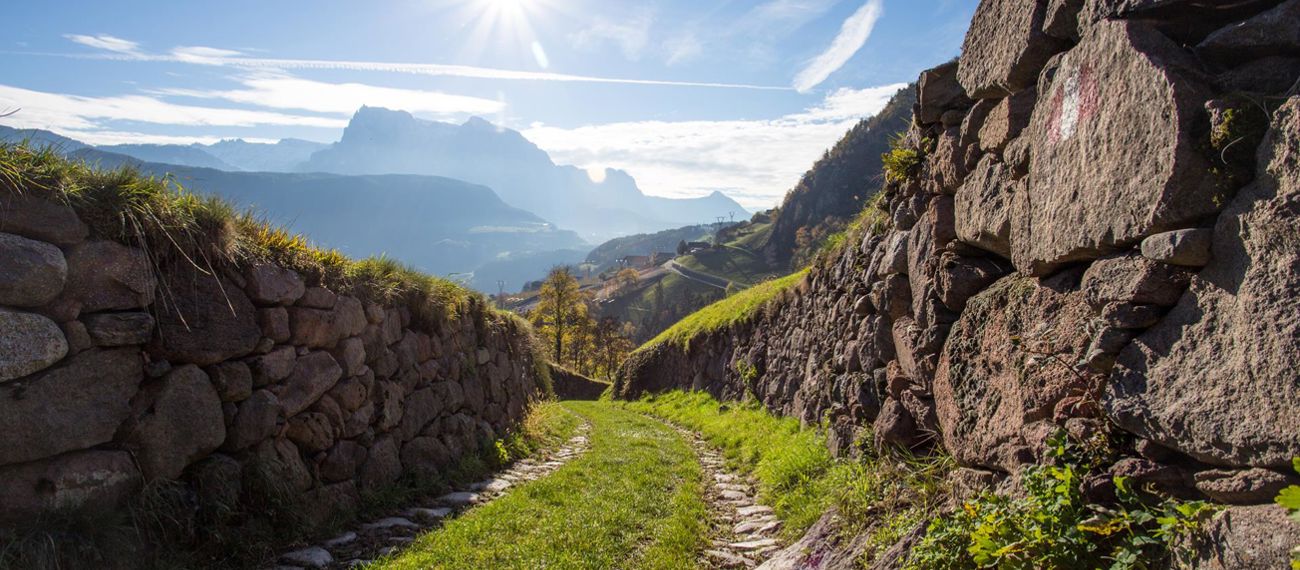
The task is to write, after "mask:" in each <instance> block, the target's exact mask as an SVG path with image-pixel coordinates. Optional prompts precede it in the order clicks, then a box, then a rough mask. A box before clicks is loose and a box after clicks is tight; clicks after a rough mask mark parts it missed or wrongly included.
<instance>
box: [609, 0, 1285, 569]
mask: <svg viewBox="0 0 1300 570" xmlns="http://www.w3.org/2000/svg"><path fill="white" fill-rule="evenodd" d="M1297 30H1300V0H1289V1H1285V2H1279V1H1276V0H1273V1H1243V2H1221V3H1216V2H1192V1H1185V0H1161V1H1158V2H1156V1H1112V0H1052V1H1046V0H1043V1H1001V0H985V1H984V2H982V3H981V4H980V7H979V8H978V9H977V10H976V13H975V16H974V21H973V22H972V25H971V28H970V32H969V34H968V35H967V37H966V45H965V46H964V48H963V52H962V56H961V58H960V59H959V60H958V61H956V62H952V63H949V64H945V65H942V66H939V67H937V68H935V69H932V70H929V71H926V72H924V73H922V74H921V77H920V78H919V81H918V85H919V89H918V95H917V104H916V106H915V108H914V113H913V123H912V126H911V128H910V130H909V131H908V133H907V140H909V141H911V144H912V145H913V146H914V147H916V148H920V149H922V150H923V151H924V153H925V157H924V160H923V162H922V163H921V164H919V165H918V166H917V167H916V169H915V170H914V171H913V172H911V173H910V175H909V176H907V177H906V179H905V180H900V181H895V182H890V183H888V184H886V185H885V187H884V189H883V190H882V191H883V192H884V193H885V196H886V198H887V200H886V203H887V205H888V209H889V216H890V218H891V224H890V227H889V229H888V230H886V231H884V232H883V233H881V234H879V235H868V236H866V237H865V238H864V239H862V241H861V243H857V244H852V246H850V247H846V248H845V249H844V250H843V251H842V253H841V254H840V255H839V257H838V258H837V259H833V260H831V261H830V262H829V263H825V264H822V265H820V266H818V267H815V268H814V269H813V271H812V272H811V273H810V274H809V277H808V278H807V280H806V282H805V283H803V284H802V285H801V286H800V287H797V288H795V289H793V290H791V291H788V292H786V293H785V294H784V295H783V296H782V297H781V298H779V299H777V300H775V301H773V302H771V303H769V304H768V305H767V306H766V307H765V308H764V309H763V310H761V311H760V312H759V313H758V314H757V315H756V316H754V317H753V318H750V319H748V320H747V321H745V322H742V323H740V324H737V325H734V326H732V327H730V328H727V329H724V330H721V331H718V332H715V333H712V334H707V335H702V336H701V337H698V338H695V339H692V340H691V341H690V343H689V346H687V347H680V346H675V345H660V346H657V347H655V348H653V349H650V350H646V351H642V352H639V353H637V354H635V355H634V356H633V358H631V359H630V360H629V362H628V364H627V365H626V367H625V368H624V370H623V377H622V379H621V382H620V385H619V386H618V391H619V393H620V394H621V395H623V396H625V397H634V396H636V395H638V394H640V393H643V392H647V391H649V392H653V391H659V390H665V389H671V388H694V389H703V390H708V391H710V392H712V393H714V394H715V395H718V396H720V397H724V398H739V397H743V396H746V395H749V394H752V395H754V396H756V397H757V398H759V399H760V400H761V401H763V402H764V403H765V404H766V405H767V406H768V407H769V408H771V409H772V410H774V411H777V412H780V413H783V414H787V415H793V416H797V417H799V418H801V419H802V420H804V421H806V422H809V423H814V422H825V423H826V425H828V426H829V427H830V431H831V445H832V447H833V448H835V449H836V450H837V451H851V450H852V449H853V448H854V447H855V446H857V445H862V444H866V443H868V442H874V443H875V444H878V445H883V444H892V445H902V446H912V447H916V446H931V445H939V446H942V447H943V448H945V449H946V450H947V451H948V452H950V453H951V454H952V455H953V456H954V457H955V458H956V459H957V460H958V462H959V463H960V464H961V465H962V466H963V467H965V468H967V469H963V470H962V473H966V474H969V473H973V472H977V471H972V470H979V471H984V472H987V473H988V474H991V478H988V477H983V476H982V477H983V478H984V480H996V479H997V478H998V477H1002V476H1005V475H1007V474H1010V473H1014V472H1016V470H1017V469H1018V468H1019V467H1020V466H1023V465H1026V464H1030V463H1034V462H1037V461H1040V460H1041V459H1042V457H1043V453H1044V451H1045V446H1046V440H1047V438H1048V437H1049V436H1050V435H1052V434H1053V433H1055V432H1056V431H1058V430H1061V429H1065V430H1066V431H1068V432H1069V433H1072V434H1074V435H1077V436H1087V435H1089V434H1093V433H1097V432H1098V431H1099V430H1110V431H1112V434H1113V436H1114V437H1113V440H1114V441H1116V442H1118V445H1119V446H1120V447H1121V449H1120V451H1121V459H1120V460H1119V461H1118V462H1117V463H1116V464H1115V465H1114V466H1113V467H1112V468H1111V474H1122V475H1126V476H1129V477H1131V478H1133V479H1134V480H1135V481H1137V482H1139V483H1143V484H1145V483H1153V484H1156V485H1158V486H1161V487H1163V488H1165V489H1166V490H1169V491H1171V492H1173V493H1175V494H1177V495H1179V496H1184V497H1197V498H1205V499H1210V500H1213V501H1217V502H1221V503H1227V504H1232V505H1252V504H1264V503H1268V502H1269V501H1270V500H1271V499H1272V497H1273V496H1274V495H1275V494H1276V492H1277V490H1278V489H1279V488H1280V487H1281V486H1282V485H1285V484H1287V483H1288V482H1294V481H1295V480H1296V477H1295V476H1294V473H1292V472H1290V470H1289V468H1288V467H1287V464H1288V463H1289V461H1290V459H1291V458H1292V457H1296V456H1300V414H1298V413H1297V410H1300V372H1297V370H1300V293H1298V291H1300V282H1298V281H1300V216H1298V214H1300V154H1297V149H1300V83H1298V82H1300V39H1298V38H1297V33H1298V32H1297ZM867 428H870V429H867ZM867 433H870V434H871V435H872V437H871V438H870V439H868V438H865V437H864V436H865V434H867ZM1239 508H1240V509H1254V510H1241V511H1237V510H1235V509H1239ZM1229 511H1230V512H1231V513H1235V514H1233V515H1228V516H1229V517H1230V518H1232V517H1235V519H1234V520H1240V521H1251V522H1252V525H1248V526H1240V525H1239V526H1237V527H1234V528H1233V529H1232V530H1231V531H1230V532H1231V533H1235V534H1234V536H1232V537H1226V536H1225V537H1220V538H1221V539H1222V540H1220V541H1219V543H1218V544H1220V545H1223V544H1229V543H1235V544H1256V543H1266V542H1269V541H1261V540H1256V539H1257V538H1259V537H1271V536H1273V534H1270V533H1277V532H1279V529H1285V530H1284V531H1283V532H1284V533H1285V532H1289V533H1290V534H1291V535H1295V534H1297V533H1296V531H1295V528H1294V526H1288V523H1286V522H1285V519H1284V517H1282V515H1281V510H1280V509H1273V510H1272V511H1268V510H1267V509H1263V508H1259V507H1234V508H1233V509H1229ZM1266 511H1267V512H1266ZM1261 513H1262V514H1261ZM1269 513H1271V514H1269ZM1255 523H1257V524H1255ZM1224 532H1228V531H1224ZM1251 533H1254V534H1251ZM1270 540H1271V539H1270ZM1288 540H1289V542H1288V541H1287V540H1280V541H1273V542H1277V543H1278V544H1282V543H1286V544H1290V545H1294V544H1295V543H1296V542H1297V541H1298V540H1300V537H1295V536H1292V538H1291V539H1288ZM1251 548H1252V549H1253V548H1254V547H1253V546H1252V547H1251ZM1219 555H1224V553H1223V552H1218V553H1217V554H1216V556H1219ZM1251 556H1256V558H1255V559H1254V560H1256V562H1258V563H1259V565H1257V566H1252V565H1250V564H1246V565H1244V566H1237V567H1251V568H1254V567H1260V568H1265V567H1273V565H1274V564H1276V563H1278V562H1279V561H1281V560H1282V559H1283V558H1284V557H1285V551H1284V550H1283V551H1281V552H1278V551H1265V552H1264V553H1262V554H1261V553H1260V552H1259V551H1258V549H1255V550H1254V551H1252V554H1251ZM1260 556H1262V558H1260ZM1270 557H1273V558H1270ZM1205 564H1206V565H1205V566H1204V567H1216V566H1213V565H1212V564H1210V563H1208V562H1207V563H1205Z"/></svg>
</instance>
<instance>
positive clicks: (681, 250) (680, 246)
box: [677, 240, 686, 255]
mask: <svg viewBox="0 0 1300 570" xmlns="http://www.w3.org/2000/svg"><path fill="white" fill-rule="evenodd" d="M677 255H686V240H682V241H679V242H677Z"/></svg>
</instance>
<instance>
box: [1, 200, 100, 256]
mask: <svg viewBox="0 0 1300 570" xmlns="http://www.w3.org/2000/svg"><path fill="white" fill-rule="evenodd" d="M0 232H5V233H10V234H17V235H20V236H23V237H29V238H32V239H38V240H41V241H44V242H49V243H52V244H55V245H59V246H64V247H67V246H70V245H75V244H77V243H78V242H80V241H82V240H84V239H86V236H88V235H90V228H88V227H86V224H84V223H82V222H81V219H80V218H78V217H77V213H76V212H74V211H72V208H71V207H70V206H68V205H67V204H65V203H63V202H61V201H58V200H51V199H47V198H45V197H42V196H37V195H36V193H34V192H22V193H15V192H10V191H8V190H3V191H0Z"/></svg>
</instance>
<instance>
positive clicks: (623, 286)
mask: <svg viewBox="0 0 1300 570" xmlns="http://www.w3.org/2000/svg"><path fill="white" fill-rule="evenodd" d="M640 280H641V277H640V276H639V275H638V274H637V272H636V270H635V269H631V268H628V269H623V270H621V271H619V272H618V273H617V274H615V275H614V286H615V287H617V288H618V290H619V291H627V290H629V289H631V288H633V287H636V284H637V281H640Z"/></svg>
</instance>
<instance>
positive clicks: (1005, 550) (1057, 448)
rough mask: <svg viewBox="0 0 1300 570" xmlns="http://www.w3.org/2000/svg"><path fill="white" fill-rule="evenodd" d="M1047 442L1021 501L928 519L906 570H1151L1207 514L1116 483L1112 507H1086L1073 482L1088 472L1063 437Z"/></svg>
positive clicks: (972, 506) (1198, 506)
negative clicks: (1047, 456)
mask: <svg viewBox="0 0 1300 570" xmlns="http://www.w3.org/2000/svg"><path fill="white" fill-rule="evenodd" d="M1053 443H1054V450H1053V453H1052V455H1053V457H1054V458H1055V460H1056V461H1057V464H1056V465H1034V466H1030V467H1028V468H1026V469H1025V471H1024V474H1023V486H1024V491H1025V496H1024V497H1023V498H1009V497H1004V496H1000V495H996V494H993V493H985V494H983V495H980V496H979V497H977V498H976V499H974V500H971V501H968V502H966V503H965V504H964V505H962V508H961V509H960V510H958V511H957V512H955V513H953V514H951V515H946V516H941V517H938V518H935V519H934V520H933V521H932V522H931V523H930V527H929V530H928V533H927V535H926V537H925V538H924V539H923V540H922V541H921V544H920V545H919V546H918V547H917V548H916V550H915V551H914V552H913V554H912V558H911V559H910V560H909V561H908V566H907V568H908V569H909V570H910V569H915V570H922V569H924V570H931V569H938V570H949V569H953V570H955V569H965V568H999V569H1007V570H1020V569H1024V570H1031V569H1039V568H1102V567H1109V568H1111V569H1112V570H1129V569H1134V570H1135V569H1146V568H1155V567H1159V564H1160V563H1161V562H1164V561H1166V560H1168V559H1169V557H1170V554H1171V552H1172V545H1173V544H1174V542H1175V541H1176V540H1177V539H1178V538H1179V537H1182V536H1185V535H1187V534H1189V533H1190V532H1192V531H1193V530H1195V529H1196V528H1197V527H1198V525H1199V523H1200V521H1201V520H1202V519H1203V518H1204V517H1205V516H1206V515H1207V514H1208V513H1209V512H1210V511H1211V510H1212V507H1210V506H1209V505H1207V504H1205V503H1203V502H1200V501H1190V502H1180V501H1177V500H1174V499H1170V498H1167V497H1161V496H1158V495H1156V494H1154V493H1153V492H1151V491H1149V490H1146V491H1144V490H1141V489H1136V488H1134V487H1133V485H1132V483H1131V482H1129V481H1128V479H1126V478H1124V477H1116V478H1115V479H1114V483H1115V490H1116V495H1117V498H1118V501H1117V502H1116V504H1114V505H1110V506H1103V505H1097V504H1089V503H1087V502H1086V501H1085V499H1084V497H1083V494H1082V492H1081V491H1080V483H1081V482H1082V480H1083V478H1084V477H1085V476H1086V475H1088V473H1089V471H1090V468H1089V467H1087V466H1086V465H1087V463H1086V462H1084V461H1081V460H1080V458H1079V456H1078V450H1077V449H1076V448H1074V447H1073V446H1072V445H1070V444H1069V443H1067V442H1066V439H1065V437H1064V436H1063V435H1058V436H1057V437H1056V438H1055V440H1054V442H1053Z"/></svg>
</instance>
